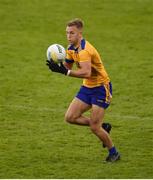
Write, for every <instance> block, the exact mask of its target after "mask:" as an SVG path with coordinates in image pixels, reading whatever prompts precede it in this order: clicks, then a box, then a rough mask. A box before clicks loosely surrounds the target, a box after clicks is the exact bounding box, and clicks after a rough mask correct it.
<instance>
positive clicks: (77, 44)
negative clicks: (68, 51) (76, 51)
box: [74, 37, 83, 48]
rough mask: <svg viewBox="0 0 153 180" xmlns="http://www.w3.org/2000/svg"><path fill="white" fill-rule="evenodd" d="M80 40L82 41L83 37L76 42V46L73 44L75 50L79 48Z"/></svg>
mask: <svg viewBox="0 0 153 180" xmlns="http://www.w3.org/2000/svg"><path fill="white" fill-rule="evenodd" d="M82 39H83V37H81V38H80V39H78V42H77V43H76V44H74V47H75V48H78V47H80V45H81V41H82Z"/></svg>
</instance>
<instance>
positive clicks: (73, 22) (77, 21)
mask: <svg viewBox="0 0 153 180" xmlns="http://www.w3.org/2000/svg"><path fill="white" fill-rule="evenodd" d="M67 26H76V27H77V28H78V29H83V26H84V23H83V21H82V20H81V19H79V18H75V19H72V20H70V21H68V23H67Z"/></svg>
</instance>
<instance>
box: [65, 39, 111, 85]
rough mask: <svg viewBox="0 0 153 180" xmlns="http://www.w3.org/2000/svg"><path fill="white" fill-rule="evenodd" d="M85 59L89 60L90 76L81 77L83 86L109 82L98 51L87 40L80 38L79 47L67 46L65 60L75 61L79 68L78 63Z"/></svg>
mask: <svg viewBox="0 0 153 180" xmlns="http://www.w3.org/2000/svg"><path fill="white" fill-rule="evenodd" d="M85 61H91V77H90V78H84V79H83V85H84V86H86V87H89V88H90V87H91V88H92V87H96V86H101V85H104V84H108V82H110V79H109V77H108V74H107V72H106V70H105V68H104V65H103V63H102V61H101V58H100V55H99V53H98V52H97V50H96V49H95V48H94V47H93V46H92V45H91V44H90V43H89V42H88V41H86V40H85V39H82V41H81V45H80V47H78V48H74V46H73V45H70V46H69V47H68V49H67V56H66V62H75V63H76V64H77V65H78V68H79V63H80V62H85Z"/></svg>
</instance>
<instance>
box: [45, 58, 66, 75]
mask: <svg viewBox="0 0 153 180" xmlns="http://www.w3.org/2000/svg"><path fill="white" fill-rule="evenodd" d="M46 62H47V63H46V65H47V66H48V67H49V69H50V70H51V71H53V72H57V73H61V74H65V75H67V72H68V69H66V67H65V66H64V65H63V63H62V62H61V63H60V64H57V63H55V62H54V61H53V60H52V59H51V60H50V61H49V60H47V61H46Z"/></svg>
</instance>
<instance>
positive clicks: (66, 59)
mask: <svg viewBox="0 0 153 180" xmlns="http://www.w3.org/2000/svg"><path fill="white" fill-rule="evenodd" d="M65 62H67V63H74V60H73V57H72V55H71V53H70V51H69V50H67V51H66V58H65Z"/></svg>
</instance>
